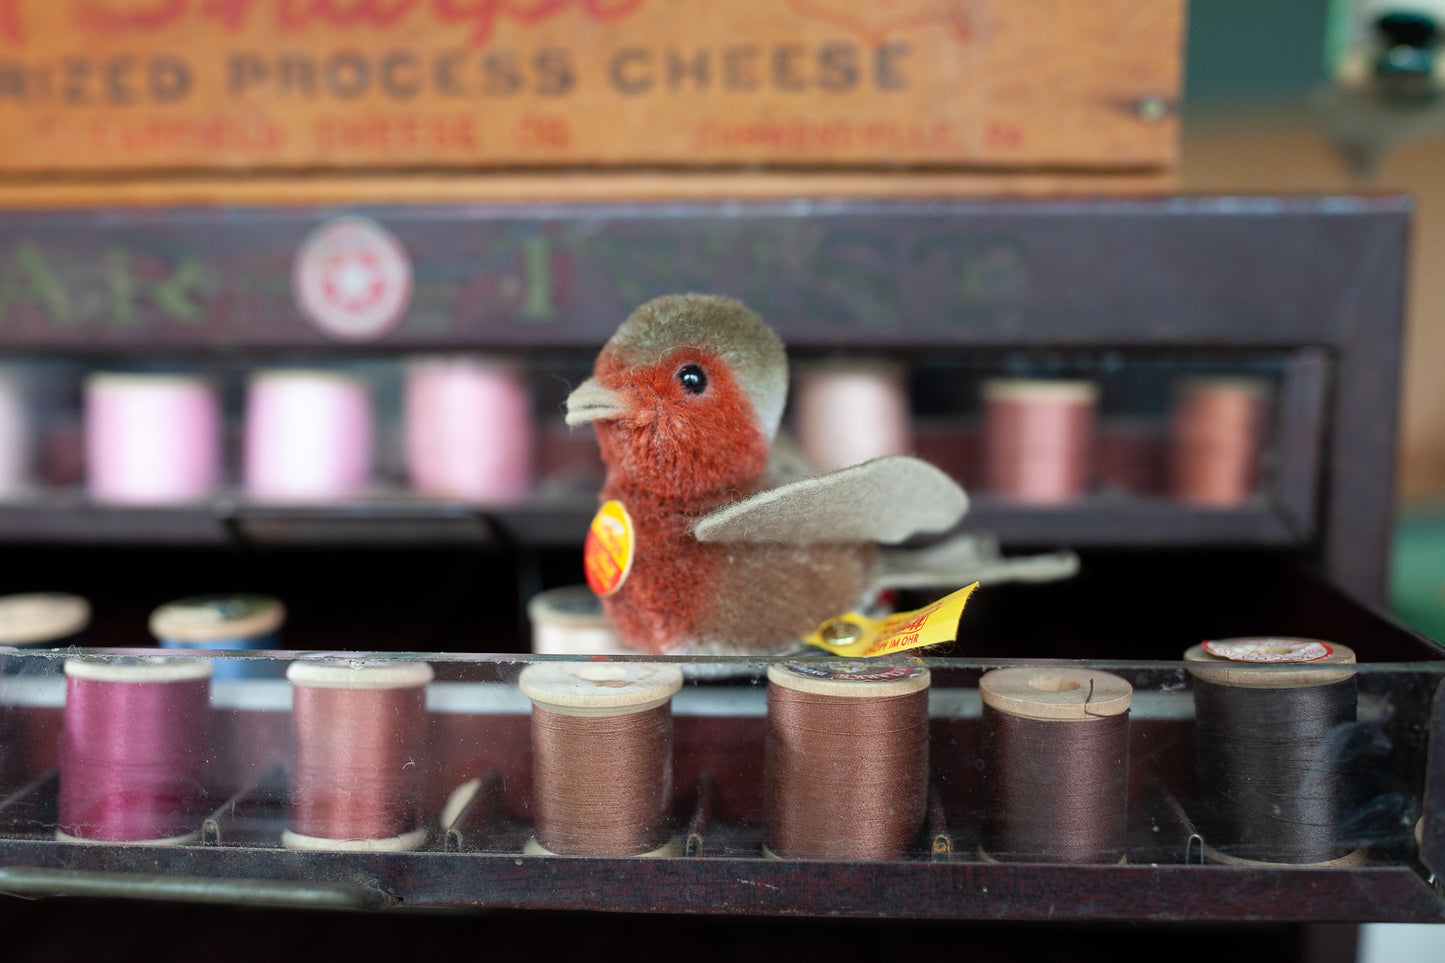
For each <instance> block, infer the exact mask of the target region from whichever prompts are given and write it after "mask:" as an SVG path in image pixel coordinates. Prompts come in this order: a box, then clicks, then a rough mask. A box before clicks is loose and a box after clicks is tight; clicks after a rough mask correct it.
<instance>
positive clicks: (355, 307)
mask: <svg viewBox="0 0 1445 963" xmlns="http://www.w3.org/2000/svg"><path fill="white" fill-rule="evenodd" d="M291 283H292V285H293V287H294V288H295V294H296V304H297V306H298V307H299V308H300V309H301V313H302V314H303V315H305V316H306V319H307V320H308V321H310V322H311V323H312V324H313V325H315V326H316V327H317V328H318V329H320V330H321V331H322V332H323V333H325V334H327V335H329V336H331V337H333V338H339V339H341V340H343V341H370V340H372V339H374V338H378V337H380V336H381V335H383V334H385V333H386V332H388V331H390V330H391V329H392V328H394V327H396V325H397V324H398V323H399V322H400V321H401V319H402V316H403V315H404V314H405V313H406V309H407V306H408V305H409V304H410V303H411V287H412V271H411V258H409V257H408V256H407V253H406V249H405V248H404V247H402V246H401V242H400V241H398V240H397V239H396V238H395V237H394V236H393V235H392V233H391V232H390V231H388V230H387V229H386V228H384V227H382V226H381V225H380V224H377V223H376V222H375V221H372V220H368V219H367V218H364V217H343V218H338V219H336V220H333V221H328V222H326V223H325V224H323V225H321V226H320V227H318V228H317V229H316V230H314V231H312V232H311V234H310V235H309V236H307V238H306V240H305V241H303V242H301V247H300V248H298V249H297V251H296V259H295V261H294V263H293V264H292V270H291Z"/></svg>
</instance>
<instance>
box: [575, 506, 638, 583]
mask: <svg viewBox="0 0 1445 963" xmlns="http://www.w3.org/2000/svg"><path fill="white" fill-rule="evenodd" d="M636 549H637V545H636V540H635V538H634V537H633V528H632V516H631V515H629V514H627V509H626V508H624V507H623V506H622V503H621V502H619V501H609V502H605V503H603V505H602V507H601V508H599V509H597V514H596V515H594V516H592V524H591V525H590V526H588V528H587V540H586V541H585V542H583V543H582V568H583V569H584V570H585V571H586V573H587V584H588V586H589V587H591V589H592V591H594V592H596V593H597V594H598V595H611V594H612V593H613V592H616V591H617V590H618V589H620V588H622V583H623V582H625V581H627V574H628V573H629V572H631V571H632V558H633V556H634V555H636V554H637V551H636Z"/></svg>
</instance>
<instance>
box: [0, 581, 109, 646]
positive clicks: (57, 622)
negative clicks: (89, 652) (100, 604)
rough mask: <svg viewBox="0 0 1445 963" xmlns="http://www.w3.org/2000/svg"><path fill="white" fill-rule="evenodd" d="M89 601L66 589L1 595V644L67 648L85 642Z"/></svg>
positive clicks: (88, 619)
mask: <svg viewBox="0 0 1445 963" xmlns="http://www.w3.org/2000/svg"><path fill="white" fill-rule="evenodd" d="M89 626H90V603H89V602H87V601H86V600H85V599H83V598H81V597H80V596H79V595H71V594H69V593H66V592H26V593H23V594H21V595H6V596H4V597H0V645H16V646H36V647H39V646H45V647H49V648H64V647H65V646H69V645H76V646H78V645H83V644H84V643H85V630H86V629H87V628H88V627H89Z"/></svg>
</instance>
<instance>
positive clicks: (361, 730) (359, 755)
mask: <svg viewBox="0 0 1445 963" xmlns="http://www.w3.org/2000/svg"><path fill="white" fill-rule="evenodd" d="M286 678H287V679H289V680H290V681H291V685H292V689H293V697H294V708H293V716H294V723H295V727H296V763H295V770H294V776H293V780H292V789H291V797H292V798H291V819H290V828H289V829H287V830H286V831H285V832H283V833H282V834H281V843H282V845H284V846H286V847H287V848H288V849H313V850H330V851H350V852H358V851H364V852H400V851H404V850H410V849H416V848H417V847H419V846H421V845H422V843H424V842H425V841H426V835H427V833H426V827H425V826H423V825H422V818H421V816H422V814H421V798H422V772H423V767H424V765H425V763H426V754H425V750H426V687H427V684H428V683H430V682H431V680H432V669H431V666H429V665H427V664H426V663H425V662H370V663H361V664H349V663H327V662H293V663H292V664H291V665H290V667H289V668H288V669H287V670H286Z"/></svg>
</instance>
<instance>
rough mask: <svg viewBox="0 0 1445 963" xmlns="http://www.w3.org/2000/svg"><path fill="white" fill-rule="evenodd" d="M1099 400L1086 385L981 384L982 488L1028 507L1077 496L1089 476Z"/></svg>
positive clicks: (1095, 388)
mask: <svg viewBox="0 0 1445 963" xmlns="http://www.w3.org/2000/svg"><path fill="white" fill-rule="evenodd" d="M1098 397H1099V389H1098V386H1097V385H1095V384H1094V383H1093V382H1090V381H1037V380H1029V379H996V380H992V381H986V382H984V385H983V404H984V459H983V463H984V483H985V487H986V488H987V489H988V490H989V491H990V492H993V493H994V494H996V495H998V496H1000V497H1002V498H1007V499H1010V500H1013V501H1020V502H1028V503H1032V504H1055V503H1059V502H1067V501H1072V500H1073V499H1076V498H1078V497H1079V496H1080V495H1082V494H1083V493H1084V492H1085V490H1087V489H1088V487H1089V483H1090V482H1091V480H1092V474H1093V457H1094V411H1095V408H1096V406H1097V404H1098Z"/></svg>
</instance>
